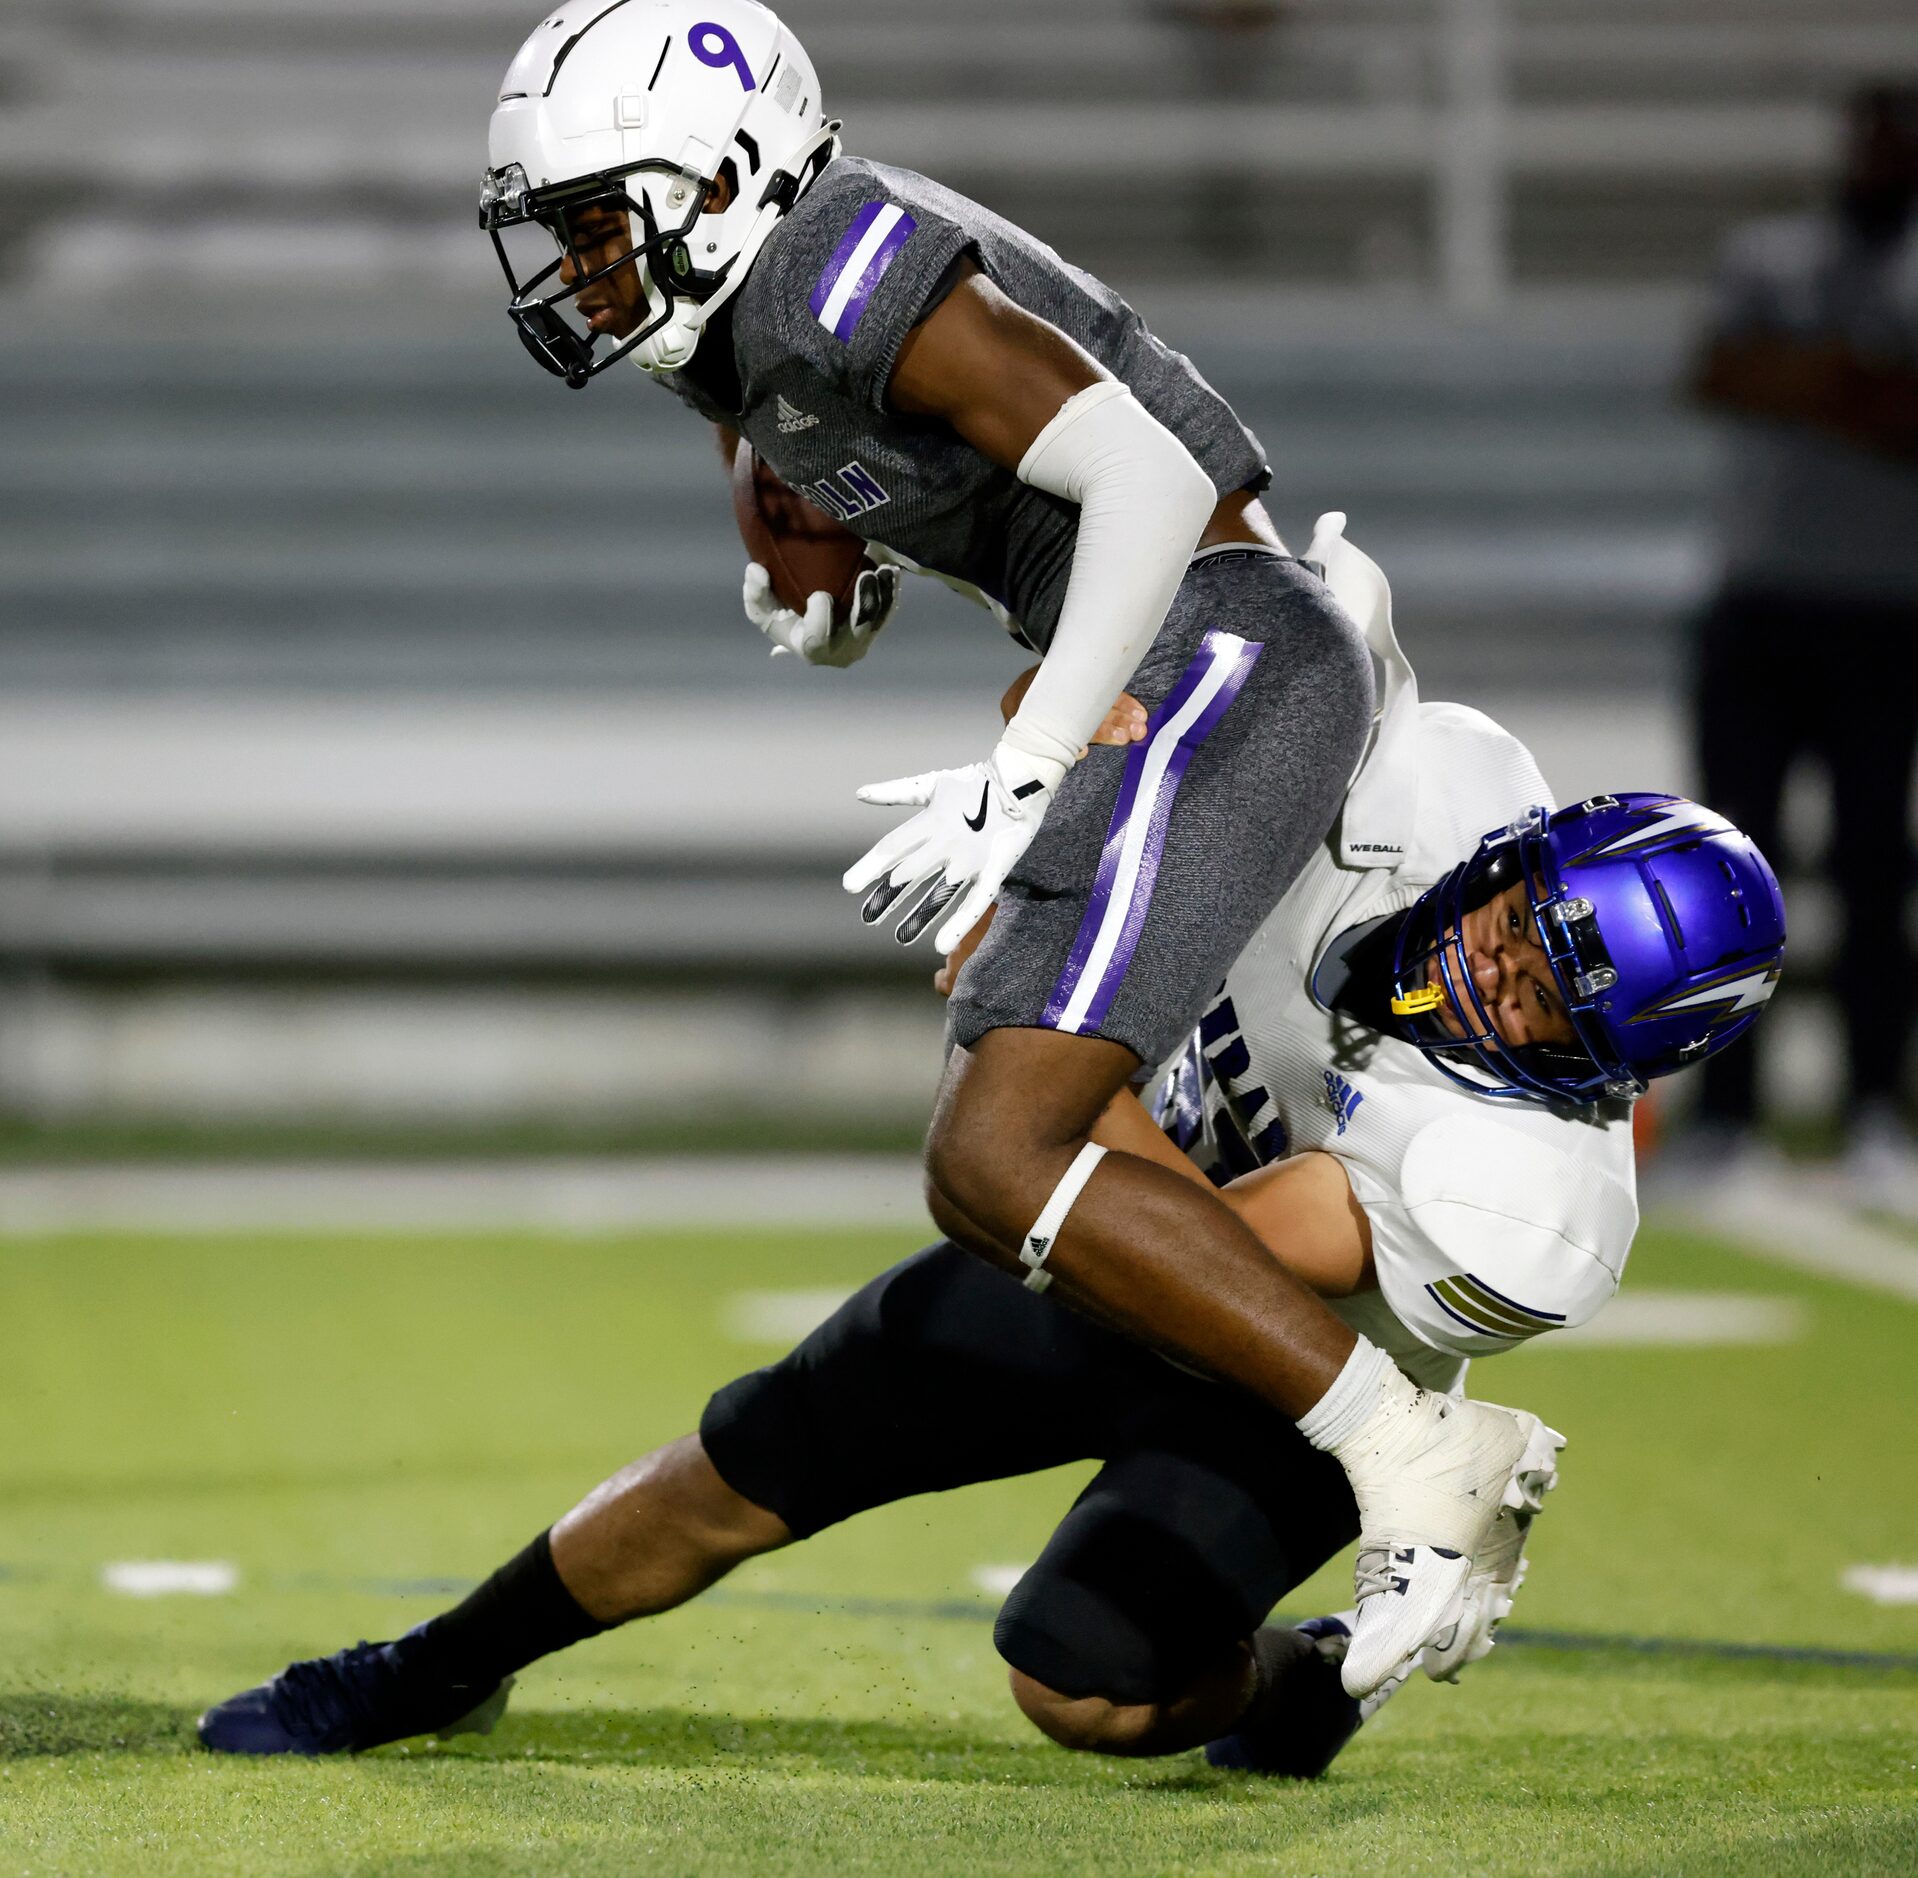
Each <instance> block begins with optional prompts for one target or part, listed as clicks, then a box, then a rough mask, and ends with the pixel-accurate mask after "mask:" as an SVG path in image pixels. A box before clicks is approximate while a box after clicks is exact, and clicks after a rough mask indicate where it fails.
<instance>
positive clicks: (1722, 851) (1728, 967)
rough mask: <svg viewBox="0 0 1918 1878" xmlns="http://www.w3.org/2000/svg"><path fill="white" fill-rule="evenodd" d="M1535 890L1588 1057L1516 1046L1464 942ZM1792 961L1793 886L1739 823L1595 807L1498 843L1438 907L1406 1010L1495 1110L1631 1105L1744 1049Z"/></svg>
mask: <svg viewBox="0 0 1918 1878" xmlns="http://www.w3.org/2000/svg"><path fill="white" fill-rule="evenodd" d="M1520 880H1523V881H1524V883H1525V886H1526V893H1527V897H1528V898H1529V899H1530V901H1531V906H1532V914H1533V917H1534V918H1535V919H1536V921H1537V922H1538V931H1539V937H1540V939H1541V940H1542V942H1543V944H1544V947H1545V950H1546V953H1547V954H1548V956H1549V957H1550V959H1551V965H1552V973H1553V976H1554V977H1555V978H1556V979H1557V981H1558V989H1559V992H1560V995H1561V996H1562V997H1563V999H1564V1001H1565V1009H1566V1011H1567V1013H1568V1014H1569V1016H1570V1018H1571V1022H1572V1028H1573V1030H1574V1031H1575V1032H1576V1033H1577V1038H1578V1042H1577V1044H1576V1045H1572V1044H1563V1045H1545V1044H1531V1045H1526V1046H1524V1047H1522V1048H1514V1047H1512V1046H1510V1045H1507V1044H1505V1043H1503V1042H1501V1041H1500V1039H1499V1037H1498V1034H1497V1031H1496V1029H1495V1028H1494V1026H1493V1023H1492V1019H1491V1016H1490V1014H1489V1013H1488V1012H1487V1010H1486V1008H1485V1005H1484V1003H1483V1001H1482V1000H1481V998H1480V996H1479V992H1478V988H1477V986H1476V985H1475V984H1474V983H1473V982H1472V977H1471V973H1470V972H1469V971H1467V970H1465V969H1463V963H1462V961H1461V959H1460V957H1459V954H1458V950H1457V948H1456V947H1455V946H1454V945H1453V944H1452V940H1453V939H1454V937H1455V936H1456V934H1457V933H1458V932H1459V930H1460V923H1461V921H1462V920H1463V919H1464V917H1465V915H1466V914H1467V913H1469V912H1471V911H1472V910H1474V909H1475V908H1477V907H1480V906H1483V905H1484V904H1485V902H1486V901H1487V900H1489V899H1491V898H1492V897H1493V896H1494V895H1495V894H1498V893H1501V892H1503V891H1504V890H1505V889H1506V888H1508V887H1510V886H1512V885H1513V884H1514V883H1515V882H1517V881H1520ZM1784 953H1785V903H1784V898H1783V896H1782V895H1781V894H1780V893H1779V891H1778V881H1777V878H1776V876H1775V875H1774V874H1773V873H1772V870H1771V868H1770V866H1769V865H1768V864H1767V863H1766V860H1765V857H1764V856H1763V855H1762V854H1760V853H1759V851H1758V849H1757V847H1756V846H1755V845H1754V844H1753V843H1752V842H1751V841H1750V840H1748V839H1747V838H1746V837H1745V836H1744V835H1743V834H1741V833H1740V832H1739V831H1738V830H1737V829H1736V828H1735V827H1733V825H1732V824H1731V823H1730V822H1728V821H1727V820H1726V819H1725V818H1724V817H1723V816H1722V815H1716V814H1714V813H1713V812H1712V811H1711V810H1710V809H1707V808H1701V807H1700V806H1699V804H1697V803H1696V802H1688V801H1686V800H1685V798H1684V797H1683V796H1671V795H1646V794H1633V795H1619V796H1594V797H1592V799H1591V800H1590V801H1589V802H1581V803H1579V804H1578V805H1577V806H1576V807H1575V808H1568V809H1560V810H1558V811H1557V812H1556V813H1553V812H1551V811H1549V810H1547V809H1543V808H1535V809H1532V810H1530V811H1529V812H1528V813H1527V814H1525V815H1523V816H1521V817H1520V818H1519V819H1518V820H1517V821H1515V822H1514V823H1512V824H1511V826H1510V827H1509V828H1497V829H1494V830H1493V831H1492V832H1491V833H1490V834H1488V835H1487V836H1486V837H1485V838H1484V840H1482V841H1481V842H1480V843H1479V845H1478V849H1477V852H1476V853H1474V854H1473V855H1472V856H1471V857H1470V859H1468V860H1466V861H1463V862H1461V863H1460V864H1459V865H1458V866H1457V867H1455V868H1453V869H1452V871H1451V872H1450V873H1449V874H1447V875H1446V876H1445V877H1444V879H1442V880H1440V881H1439V882H1438V883H1437V884H1436V885H1434V886H1433V887H1431V888H1429V889H1428V890H1427V891H1426V892H1425V893H1424V894H1422V895H1421V896H1420V898H1419V899H1418V901H1417V902H1416V903H1415V904H1414V905H1413V907H1412V909H1411V911H1410V913H1409V914H1408V915H1407V917H1406V919H1405V922H1404V924H1403V925H1402V927H1401V928H1400V930H1399V935H1398V942H1397V947H1396V950H1395V953H1394V956H1393V961H1392V976H1393V986H1392V989H1393V1009H1394V1011H1395V1013H1398V1014H1399V1016H1400V1022H1401V1023H1402V1024H1403V1025H1404V1026H1405V1035H1406V1037H1407V1040H1408V1041H1409V1042H1411V1043H1414V1044H1416V1045H1417V1047H1418V1048H1419V1049H1421V1050H1423V1051H1425V1052H1426V1053H1427V1054H1428V1055H1429V1056H1430V1057H1431V1058H1432V1061H1433V1062H1434V1063H1435V1064H1436V1065H1437V1066H1438V1067H1439V1068H1440V1069H1442V1070H1444V1072H1445V1073H1446V1074H1447V1075H1448V1076H1450V1077H1451V1078H1452V1079H1453V1081H1455V1082H1458V1083H1462V1084H1463V1085H1464V1086H1465V1087H1466V1088H1468V1089H1472V1090H1475V1091H1477V1092H1478V1093H1479V1094H1481V1095H1492V1096H1521V1097H1529V1098H1531V1099H1532V1100H1535V1101H1547V1102H1571V1103H1586V1102H1596V1101H1598V1100H1600V1099H1601V1098H1604V1097H1623V1098H1630V1097H1633V1096H1638V1095H1642V1094H1643V1093H1644V1092H1645V1089H1646V1086H1647V1085H1648V1084H1649V1083H1650V1081H1651V1079H1652V1078H1653V1077H1654V1076H1664V1075H1668V1074H1669V1073H1670V1072H1671V1071H1673V1070H1675V1069H1683V1068H1685V1067H1686V1066H1687V1065H1689V1064H1692V1063H1698V1062H1702V1061H1703V1060H1704V1059H1705V1058H1706V1057H1708V1056H1711V1055H1713V1054H1714V1053H1715V1052H1717V1051H1719V1050H1722V1049H1724V1048H1725V1046H1726V1045H1727V1044H1729V1043H1732V1042H1734V1041H1735V1040H1736V1039H1737V1038H1739V1037H1741V1036H1743V1035H1744V1033H1745V1032H1746V1031H1747V1030H1749V1029H1750V1028H1751V1027H1752V1025H1753V1024H1755V1023H1756V1022H1757V1021H1758V1016H1759V1013H1760V1012H1761V1011H1762V1010H1763V1009H1764V1008H1765V1005H1766V1003H1767V1001H1768V1000H1769V999H1770V997H1771V995H1772V993H1773V991H1774V990H1776V988H1777V985H1778V975H1779V972H1780V970H1781V969H1782V963H1783V959H1784ZM1439 986H1442V987H1443V992H1444V1002H1445V1004H1446V1005H1447V1006H1449V1008H1450V1010H1451V1012H1452V1014H1453V1016H1454V1019H1455V1021H1456V1022H1457V1023H1459V1024H1461V1025H1462V1026H1463V1027H1464V1034H1463V1035H1462V1036H1460V1035H1454V1034H1452V1033H1451V1032H1449V1031H1448V1030H1446V1028H1445V1026H1444V1023H1443V1021H1442V1013H1441V1010H1440V1008H1439V1000H1438V998H1437V997H1436V996H1435V990H1436V988H1437V987H1439Z"/></svg>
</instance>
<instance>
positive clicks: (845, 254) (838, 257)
mask: <svg viewBox="0 0 1918 1878" xmlns="http://www.w3.org/2000/svg"><path fill="white" fill-rule="evenodd" d="M885 206H886V205H885V204H884V203H883V202H868V203H867V204H866V206H865V207H864V208H863V209H861V210H860V211H859V213H858V214H857V215H855V216H854V217H853V218H852V226H851V227H850V228H849V229H847V230H846V232H845V234H844V235H843V236H841V238H840V242H839V246H838V247H836V248H835V249H834V250H833V251H832V259H831V260H830V261H828V262H827V263H826V271H825V272H824V273H823V274H821V275H820V276H819V284H818V285H817V286H816V287H814V288H813V290H812V298H811V299H809V300H808V301H807V302H806V304H807V305H808V306H809V307H811V308H812V313H813V318H814V319H817V318H819V316H820V315H821V314H822V313H824V312H825V310H826V302H827V301H828V300H830V299H831V298H832V290H833V289H834V288H835V287H837V286H838V285H839V276H840V275H841V274H843V273H844V272H845V271H846V263H847V262H848V261H850V260H851V259H852V257H853V254H854V251H855V250H856V249H857V248H858V246H859V244H860V243H861V242H862V241H864V240H865V238H866V230H867V229H869V228H870V227H871V226H872V225H873V223H874V222H875V221H877V220H878V219H879V211H880V210H881V209H883V208H884V207H885Z"/></svg>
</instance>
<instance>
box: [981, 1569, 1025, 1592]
mask: <svg viewBox="0 0 1918 1878" xmlns="http://www.w3.org/2000/svg"><path fill="white" fill-rule="evenodd" d="M1031 1569H1032V1568H1031V1567H1030V1566H1029V1565H975V1566H974V1567H973V1568H972V1573H971V1576H972V1582H973V1583H974V1585H976V1586H977V1587H978V1588H979V1589H980V1590H981V1591H983V1592H984V1593H985V1594H986V1595H987V1596H988V1597H991V1598H1006V1597H1010V1596H1011V1595H1012V1587H1013V1586H1014V1585H1016V1584H1017V1583H1018V1582H1019V1580H1020V1579H1021V1578H1023V1577H1024V1576H1025V1575H1026V1573H1027V1572H1028V1571H1030V1570H1031Z"/></svg>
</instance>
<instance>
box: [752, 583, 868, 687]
mask: <svg viewBox="0 0 1918 1878" xmlns="http://www.w3.org/2000/svg"><path fill="white" fill-rule="evenodd" d="M901 578H902V576H901V574H900V572H899V569H898V568H896V567H869V568H868V569H867V570H866V571H865V572H864V573H863V574H861V575H860V576H859V578H858V579H857V580H856V581H855V582H854V583H853V589H852V605H851V606H850V607H849V608H847V614H846V618H845V619H843V620H841V619H839V618H838V617H837V616H836V614H835V612H834V609H833V603H832V595H831V594H829V593H816V594H814V595H813V596H812V598H811V599H810V600H808V601H807V602H806V610H805V612H803V613H795V612H794V611H793V610H792V608H791V607H789V606H781V605H780V604H779V601H778V600H777V599H776V598H775V597H774V595H773V583H772V576H771V575H770V574H769V573H767V572H766V570H765V568H764V567H762V566H761V565H760V564H759V562H757V561H748V562H747V563H746V586H745V592H744V596H743V597H744V599H745V603H746V617H747V618H748V619H749V620H751V621H752V623H753V624H754V625H755V626H757V627H758V628H759V630H760V631H761V632H762V633H764V634H765V635H766V637H767V638H768V639H770V640H771V641H772V647H773V650H772V656H773V657H774V658H776V659H777V658H801V659H804V660H805V661H806V663H807V664H808V665H832V666H839V667H844V666H847V665H856V664H857V663H858V662H859V661H860V660H861V659H863V658H864V657H865V656H866V653H867V650H868V649H869V648H870V646H871V645H872V642H873V640H874V639H875V638H877V637H878V634H879V630H880V628H881V627H883V626H884V625H885V624H886V622H887V621H888V620H890V619H891V618H892V616H893V614H894V613H896V612H897V611H898V610H899V583H900V580H901Z"/></svg>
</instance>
